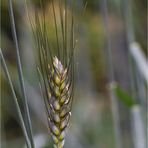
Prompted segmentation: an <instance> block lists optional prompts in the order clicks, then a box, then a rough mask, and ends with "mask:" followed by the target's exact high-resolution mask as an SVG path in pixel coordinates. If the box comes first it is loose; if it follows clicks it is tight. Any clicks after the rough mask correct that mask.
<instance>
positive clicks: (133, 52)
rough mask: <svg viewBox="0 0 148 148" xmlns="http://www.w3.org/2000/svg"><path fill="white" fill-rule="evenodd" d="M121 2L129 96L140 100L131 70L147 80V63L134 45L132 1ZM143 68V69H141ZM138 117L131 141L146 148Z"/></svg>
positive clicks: (142, 124) (139, 147) (141, 120)
mask: <svg viewBox="0 0 148 148" xmlns="http://www.w3.org/2000/svg"><path fill="white" fill-rule="evenodd" d="M123 2H124V4H123V10H124V15H125V21H126V34H127V40H128V49H129V62H130V63H129V66H130V78H131V90H132V94H131V95H132V96H133V97H135V98H137V97H138V98H139V99H142V97H143V95H142V96H141V95H140V94H139V93H138V96H137V95H135V92H137V90H136V86H134V84H135V83H134V82H136V81H137V80H136V79H133V74H134V71H133V70H135V73H136V74H137V73H138V72H142V74H143V79H144V78H145V79H147V74H145V73H147V72H145V68H146V69H147V64H146V63H147V62H144V58H141V53H140V52H139V51H141V48H140V47H139V46H138V44H137V43H136V44H135V35H134V29H133V22H132V21H133V16H132V1H131V0H124V1H123ZM138 52H139V53H138ZM137 53H138V54H137ZM135 56H137V57H136V58H135ZM139 57H140V58H139ZM132 58H133V59H134V60H135V61H134V60H133V59H132ZM138 60H139V61H138ZM137 61H138V62H137ZM136 62H137V63H136ZM141 62H142V63H141ZM139 64H141V65H140V66H139ZM145 65H146V66H145ZM133 66H136V67H135V69H133ZM143 66H144V67H145V68H143ZM138 68H139V69H138ZM142 68H143V69H142ZM139 78H140V77H139ZM143 79H142V78H141V80H140V81H141V82H142V81H143ZM146 82H147V81H146ZM138 85H139V84H138ZM141 85H145V84H144V83H143V84H141ZM131 112H132V113H133V110H131ZM146 114H147V109H146ZM134 115H135V114H132V116H133V120H134V119H135V118H134V117H135V116H134ZM138 116H139V119H138V120H139V121H138V123H137V125H136V123H134V121H133V123H134V124H135V125H134V126H138V125H140V129H139V131H138V132H137V129H136V128H134V129H133V132H134V134H137V135H135V136H134V137H133V141H134V145H135V147H136V148H146V145H147V144H146V143H142V142H141V139H140V138H139V135H140V134H141V135H140V136H141V138H144V139H143V140H145V137H146V136H145V134H144V132H143V131H142V130H144V122H143V119H142V116H141V110H139V114H138ZM136 117H137V116H136ZM146 121H147V123H148V118H147V119H146ZM135 122H137V121H135ZM147 123H146V124H147ZM146 126H147V125H146ZM146 132H148V128H147V131H146ZM146 140H147V139H146Z"/></svg>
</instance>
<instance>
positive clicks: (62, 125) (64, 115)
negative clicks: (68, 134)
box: [48, 57, 71, 148]
mask: <svg viewBox="0 0 148 148" xmlns="http://www.w3.org/2000/svg"><path fill="white" fill-rule="evenodd" d="M48 70H49V82H50V83H49V84H50V86H49V87H50V89H49V91H48V100H49V117H48V123H49V129H50V131H51V136H52V139H53V142H54V146H55V147H56V148H62V147H63V146H64V141H65V129H66V127H67V126H68V122H69V117H70V114H71V113H70V109H69V108H70V89H69V83H68V82H67V81H68V75H67V69H64V67H63V65H62V64H61V62H60V61H59V60H58V58H57V57H54V58H53V65H52V66H48Z"/></svg>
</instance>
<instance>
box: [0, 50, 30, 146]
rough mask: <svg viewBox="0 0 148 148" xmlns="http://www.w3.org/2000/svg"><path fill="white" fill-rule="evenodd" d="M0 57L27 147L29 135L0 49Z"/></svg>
mask: <svg viewBox="0 0 148 148" xmlns="http://www.w3.org/2000/svg"><path fill="white" fill-rule="evenodd" d="M0 57H1V64H2V66H3V69H4V72H5V74H6V77H7V79H8V83H9V85H10V88H11V91H12V95H13V99H14V103H15V106H16V110H17V113H18V116H19V120H20V123H21V127H22V130H23V133H24V136H25V140H26V144H27V147H28V148H31V146H30V140H29V137H28V134H27V130H26V127H25V123H24V120H23V116H22V113H21V110H20V107H19V104H18V99H17V97H16V94H15V91H14V87H13V84H12V81H11V78H10V74H9V71H8V68H7V65H6V62H5V59H4V56H3V54H2V51H1V49H0Z"/></svg>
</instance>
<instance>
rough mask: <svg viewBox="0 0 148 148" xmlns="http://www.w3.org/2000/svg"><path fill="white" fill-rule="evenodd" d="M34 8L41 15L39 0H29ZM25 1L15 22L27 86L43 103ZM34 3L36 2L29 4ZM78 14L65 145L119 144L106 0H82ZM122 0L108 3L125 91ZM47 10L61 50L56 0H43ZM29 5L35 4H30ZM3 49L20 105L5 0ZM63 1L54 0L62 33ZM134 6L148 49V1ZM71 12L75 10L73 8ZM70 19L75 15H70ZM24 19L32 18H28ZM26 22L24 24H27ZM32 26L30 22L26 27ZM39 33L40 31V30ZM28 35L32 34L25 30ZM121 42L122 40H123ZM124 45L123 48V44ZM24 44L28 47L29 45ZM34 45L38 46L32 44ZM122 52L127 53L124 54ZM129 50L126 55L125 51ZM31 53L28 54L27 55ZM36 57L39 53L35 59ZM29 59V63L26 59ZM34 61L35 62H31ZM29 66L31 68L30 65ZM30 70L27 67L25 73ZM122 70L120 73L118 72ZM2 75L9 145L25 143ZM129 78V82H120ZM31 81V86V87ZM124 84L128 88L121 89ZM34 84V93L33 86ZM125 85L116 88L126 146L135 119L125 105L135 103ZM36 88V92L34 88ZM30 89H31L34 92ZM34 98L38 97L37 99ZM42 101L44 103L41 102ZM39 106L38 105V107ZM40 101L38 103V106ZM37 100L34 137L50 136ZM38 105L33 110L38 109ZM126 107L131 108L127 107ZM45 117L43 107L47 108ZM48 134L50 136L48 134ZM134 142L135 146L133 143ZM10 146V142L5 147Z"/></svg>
mask: <svg viewBox="0 0 148 148" xmlns="http://www.w3.org/2000/svg"><path fill="white" fill-rule="evenodd" d="M27 1H28V5H29V4H31V6H32V7H31V8H30V7H29V15H30V16H31V18H33V19H34V8H36V10H37V12H38V14H39V15H41V12H42V11H43V10H42V9H41V6H40V0H27ZM17 2H19V3H21V2H22V1H17V0H16V1H15V0H14V13H15V21H16V27H17V34H18V38H19V40H20V42H19V44H20V45H21V56H22V59H23V60H22V65H23V72H24V75H25V77H26V79H27V80H28V81H27V85H26V88H28V89H27V90H28V91H27V96H29V94H31V95H30V96H31V97H28V100H31V101H32V100H35V99H36V98H35V97H36V96H35V95H34V94H33V93H34V92H35V93H36V95H37V96H39V98H40V100H41V102H42V101H43V100H42V98H41V97H40V90H39V89H38V86H36V85H37V84H38V78H37V77H36V76H35V75H34V73H32V70H34V71H36V69H35V68H34V67H36V66H37V62H38V61H34V62H35V65H34V67H32V64H33V62H32V61H33V58H32V57H34V55H36V54H37V50H36V48H35V46H33V45H34V44H36V43H35V41H33V39H32V38H31V37H30V33H31V27H30V25H29V21H28V20H27V19H26V18H27V17H26V16H27V14H26V12H25V11H20V10H21V9H22V8H23V9H25V6H24V4H25V3H22V4H21V5H18V3H17ZM30 2H31V3H30ZM69 2H70V1H69ZM76 2H77V5H76V6H78V7H77V8H76V12H75V13H74V17H75V25H76V26H75V35H76V39H77V40H78V45H77V50H76V54H75V56H76V63H75V65H76V67H77V70H76V76H77V77H76V86H75V87H76V90H75V99H74V105H73V110H72V117H71V119H72V120H71V121H70V126H69V132H68V133H67V139H68V140H66V141H67V142H66V145H65V147H68V148H76V147H78V148H83V147H85V148H90V147H91V148H98V147H101V148H114V147H115V137H114V126H113V116H112V113H111V101H110V96H109V92H108V89H107V86H108V78H107V76H108V69H107V68H106V67H107V66H110V63H107V57H106V47H107V37H106V34H105V29H106V28H105V25H104V18H103V14H102V9H103V8H102V2H103V1H100V0H77V1H76ZM86 2H87V7H86V9H85V11H84V10H83V8H84V5H85V3H86ZM122 2H123V1H121V0H111V1H108V9H109V31H110V32H109V34H110V36H111V41H113V43H112V45H111V48H112V49H113V50H112V54H113V61H112V62H114V61H115V62H114V65H113V66H114V70H115V78H116V80H117V81H119V85H120V86H121V88H124V89H123V90H126V91H127V92H129V90H128V88H129V87H128V85H127V84H128V78H127V75H124V74H125V73H128V71H124V72H123V70H124V69H127V67H128V65H126V64H125V62H126V61H127V58H124V57H125V55H127V48H126V49H124V47H127V46H126V39H125V38H126V37H125V36H126V33H125V32H126V31H125V18H124V14H123V11H124V8H123V5H122ZM43 4H44V10H45V15H46V24H47V28H48V30H47V35H48V37H49V40H50V42H51V44H52V46H53V48H54V49H55V48H56V38H55V30H54V29H55V26H54V23H53V13H52V8H51V0H44V2H43ZM20 6H21V7H20ZM29 6H30V5H29ZM0 7H1V14H2V17H1V47H2V50H3V52H4V55H5V58H6V61H7V64H8V68H9V71H10V74H11V77H12V79H13V82H14V85H15V91H16V93H17V94H18V96H19V103H20V105H22V100H21V96H20V93H19V92H20V91H19V86H18V76H17V73H16V71H17V69H16V60H15V59H16V58H15V56H16V55H15V49H14V44H13V41H12V34H11V26H10V20H9V15H8V5H7V1H6V0H2V3H1V6H0ZM58 7H59V6H58V3H57V1H55V10H56V14H57V15H58V18H57V21H58V31H61V26H60V21H59V9H58ZM132 7H133V22H134V23H133V29H134V32H135V35H136V40H137V41H138V42H139V43H140V44H141V45H142V47H143V49H144V51H145V53H146V43H147V37H146V30H147V29H146V28H147V21H146V18H147V14H146V11H147V10H146V9H147V8H146V0H132ZM68 11H69V13H70V14H71V9H69V10H68ZM68 17H70V16H68ZM24 20H25V21H26V22H27V23H26V22H24ZM24 24H25V25H24ZM26 24H27V25H26ZM35 31H36V32H37V31H38V30H35ZM27 33H28V34H29V35H28V36H29V37H28V36H27V35H26V34H27ZM118 41H119V42H118ZM123 45H124V46H123ZM24 46H25V47H24ZM33 47H34V48H33ZM120 50H122V52H120ZM125 53H126V54H125ZM26 55H27V56H26ZM34 58H35V59H37V57H34ZM24 61H25V62H24ZM30 61H31V62H30ZM26 65H27V66H28V67H29V68H28V69H27V68H26ZM26 69H27V70H28V71H26ZM117 70H118V72H116V71H117ZM0 75H1V79H2V81H1V82H2V83H1V84H2V88H1V91H2V105H1V111H2V116H1V117H0V119H1V120H2V124H3V127H4V128H3V131H2V137H3V141H4V143H6V147H8V148H9V147H11V148H13V147H14V148H16V145H17V146H18V147H19V146H20V147H23V146H22V145H23V144H24V139H23V137H22V133H21V129H20V126H19V124H18V123H19V121H18V117H17V116H16V110H15V107H14V104H13V101H12V98H11V97H12V95H11V92H10V88H9V86H8V85H7V82H6V80H5V78H4V73H3V71H2V72H0ZM122 82H124V84H125V85H124V84H120V83H122ZM28 85H29V87H28ZM123 85H124V87H122V86H123ZM30 86H31V88H33V91H32V89H30ZM121 88H120V87H116V88H115V90H114V91H115V93H116V96H117V97H118V98H119V100H120V102H122V103H121V108H120V110H122V112H120V124H121V127H122V142H123V144H124V146H125V147H126V148H131V147H132V146H131V145H132V144H131V143H132V141H131V139H132V138H131V133H130V130H129V128H130V120H129V114H128V113H127V111H126V110H125V108H124V107H123V106H122V104H124V106H129V108H130V107H131V106H132V105H133V104H134V103H135V101H134V100H133V98H132V97H131V96H130V95H128V94H127V93H126V91H123V90H122V89H121ZM34 90H35V91H34ZM30 92H31V93H30ZM34 96H35V97H34ZM42 103H43V102H42ZM36 105H37V107H36ZM38 105H39V106H38ZM40 105H43V104H40V102H39V104H38V101H37V100H35V101H34V102H32V104H30V106H29V108H30V112H31V117H32V121H33V132H34V135H39V134H40V133H43V134H45V135H46V136H47V137H48V131H47V128H46V126H45V125H46V121H41V119H40V118H39V117H38V116H37V114H38V112H37V113H36V111H35V110H34V108H36V109H37V110H38V111H39V112H41V110H40V109H41V107H40ZM33 107H34V108H33ZM126 109H127V108H126ZM43 116H44V111H43ZM48 138H49V137H48ZM129 143H130V144H129ZM46 145H47V146H46V147H52V144H51V143H50V138H49V139H48V140H47V143H46ZM4 148H5V146H4Z"/></svg>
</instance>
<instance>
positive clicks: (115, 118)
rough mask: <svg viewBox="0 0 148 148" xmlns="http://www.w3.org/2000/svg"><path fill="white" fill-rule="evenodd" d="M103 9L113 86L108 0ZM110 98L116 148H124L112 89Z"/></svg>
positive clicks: (115, 99)
mask: <svg viewBox="0 0 148 148" xmlns="http://www.w3.org/2000/svg"><path fill="white" fill-rule="evenodd" d="M102 7H103V18H104V24H105V31H106V32H105V33H106V38H107V53H106V55H107V59H108V61H107V63H108V64H109V66H108V69H109V80H110V84H111V85H113V82H114V81H115V78H114V77H115V76H114V66H113V59H112V50H111V40H110V39H111V37H110V32H109V25H108V24H109V21H108V19H109V16H108V14H109V12H108V6H107V0H104V1H103V2H102ZM110 97H111V108H112V114H113V122H114V130H115V138H116V148H121V147H122V142H121V130H120V118H119V108H118V103H117V98H116V96H115V94H114V92H113V90H111V88H110Z"/></svg>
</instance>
